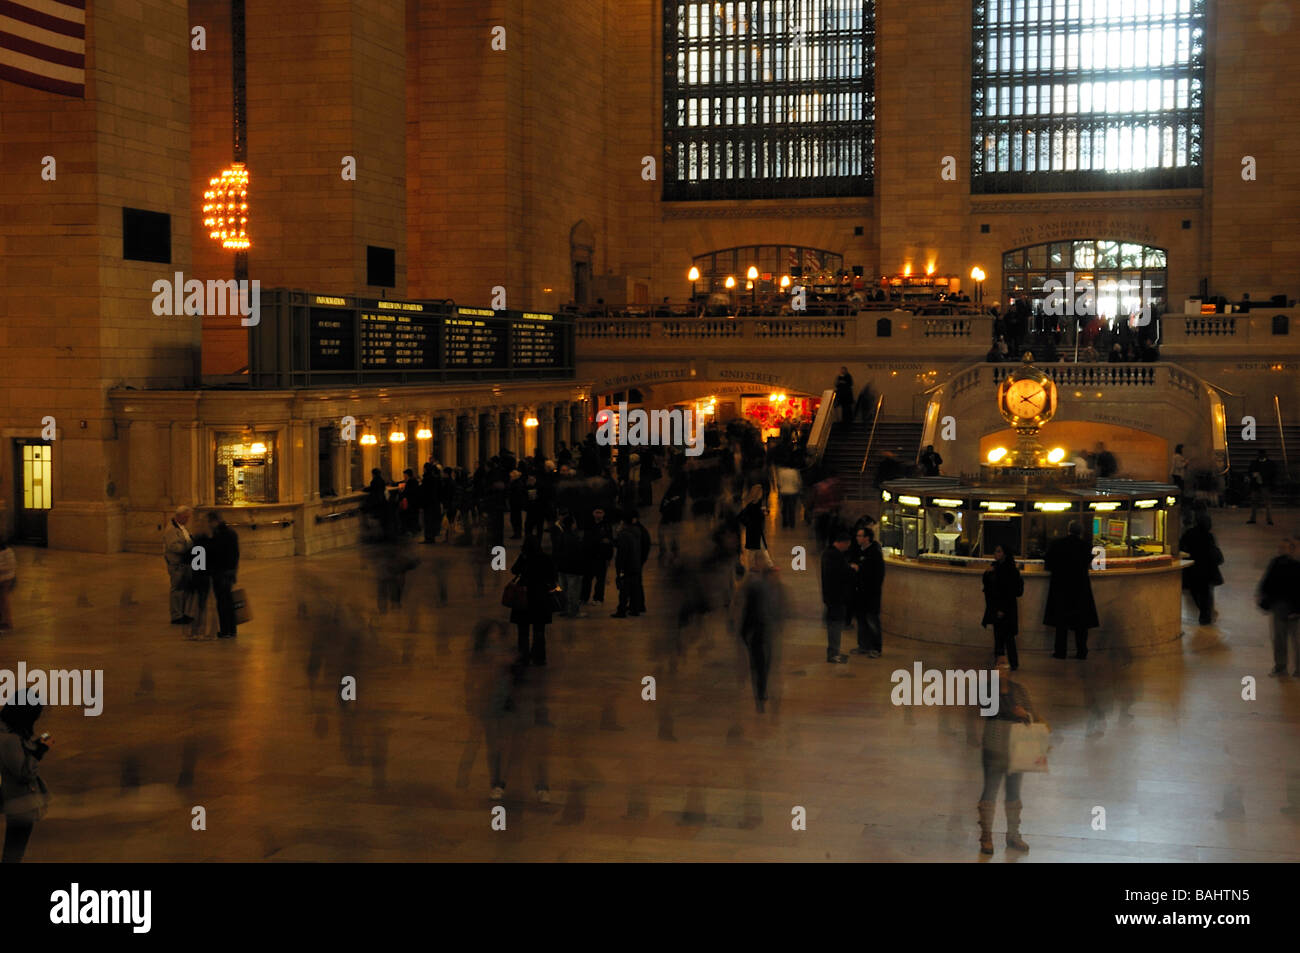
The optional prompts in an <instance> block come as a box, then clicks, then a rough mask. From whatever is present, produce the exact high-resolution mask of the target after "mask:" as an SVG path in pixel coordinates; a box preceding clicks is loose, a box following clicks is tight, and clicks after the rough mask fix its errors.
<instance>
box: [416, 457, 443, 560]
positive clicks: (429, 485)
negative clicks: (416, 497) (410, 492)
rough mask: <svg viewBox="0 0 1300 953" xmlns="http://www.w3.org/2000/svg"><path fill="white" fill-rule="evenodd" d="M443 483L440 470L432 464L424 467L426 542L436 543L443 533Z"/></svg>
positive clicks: (422, 489) (422, 500) (422, 501)
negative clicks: (439, 535) (439, 475)
mask: <svg viewBox="0 0 1300 953" xmlns="http://www.w3.org/2000/svg"><path fill="white" fill-rule="evenodd" d="M441 489H442V481H441V480H440V479H439V478H438V470H437V468H436V467H435V466H434V465H433V464H432V463H426V464H425V465H424V476H423V478H422V479H421V480H420V509H421V510H422V511H423V513H424V541H425V542H426V543H436V542H437V541H438V534H439V533H440V532H442V499H441V497H442V493H441Z"/></svg>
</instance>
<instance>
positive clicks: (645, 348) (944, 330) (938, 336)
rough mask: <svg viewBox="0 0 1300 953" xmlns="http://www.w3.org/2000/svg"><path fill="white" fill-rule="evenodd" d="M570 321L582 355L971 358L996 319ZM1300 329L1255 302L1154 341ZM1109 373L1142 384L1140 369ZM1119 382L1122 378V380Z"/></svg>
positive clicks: (1169, 320) (1246, 348)
mask: <svg viewBox="0 0 1300 953" xmlns="http://www.w3.org/2000/svg"><path fill="white" fill-rule="evenodd" d="M576 327H577V347H578V352H579V356H580V357H582V356H586V357H588V358H605V357H611V358H612V357H623V356H635V355H640V354H645V353H647V352H650V353H653V352H654V351H656V350H657V349H662V352H668V351H674V352H676V353H680V351H681V345H682V344H683V343H689V344H690V345H691V349H692V353H698V354H700V355H702V356H707V355H710V354H715V355H716V354H722V353H725V354H726V355H728V356H737V355H745V354H752V355H753V356H759V355H771V354H773V353H774V352H773V345H777V347H778V349H779V348H780V347H782V346H788V345H789V344H790V343H791V342H797V346H798V348H799V352H800V353H801V354H802V353H807V354H811V355H817V354H820V353H823V352H824V353H828V354H830V353H835V354H839V353H843V354H844V355H845V356H846V357H855V358H861V357H863V356H866V355H879V356H881V357H885V358H889V357H896V358H903V357H912V358H915V357H926V358H933V359H943V358H953V359H965V360H975V359H978V358H980V357H983V356H984V354H985V353H986V352H987V351H988V348H989V344H990V343H991V341H992V337H993V317H992V316H991V315H988V314H978V313H970V312H967V313H958V314H947V315H935V314H918V313H913V312H910V311H860V312H858V313H857V314H853V315H837V316H818V315H808V316H800V315H793V316H791V315H780V316H776V315H773V316H764V315H758V316H748V315H742V316H736V317H707V318H696V317H680V316H674V317H652V316H643V317H608V318H606V317H601V318H578V319H577V320H576ZM1298 328H1300V309H1296V308H1290V309H1288V308H1260V309H1257V310H1255V311H1251V312H1249V313H1245V314H1210V315H1200V314H1186V315H1185V314H1167V315H1164V316H1163V317H1162V318H1161V328H1160V331H1161V337H1160V343H1159V346H1160V352H1161V356H1162V357H1164V356H1168V357H1170V358H1173V359H1177V358H1180V357H1218V356H1222V355H1225V354H1227V355H1236V356H1241V355H1245V354H1251V353H1258V354H1259V355H1260V356H1265V357H1273V358H1281V357H1287V356H1300V330H1296V329H1298ZM714 348H716V350H712V349H714ZM776 353H779V350H778V351H777V352H776ZM1080 366H1081V365H1080ZM1104 366H1112V367H1113V366H1114V365H1104ZM1093 373H1095V372H1093ZM1107 373H1111V374H1118V375H1119V377H1126V378H1131V379H1134V380H1136V381H1137V382H1139V383H1142V382H1143V380H1142V378H1141V374H1140V373H1138V372H1137V371H1136V370H1133V371H1122V372H1107ZM1134 375H1136V376H1134ZM1115 379H1116V381H1117V382H1118V377H1116V378H1115ZM1080 383H1086V382H1083V381H1080ZM1145 383H1146V384H1150V383H1151V381H1150V380H1149V379H1147V380H1145Z"/></svg>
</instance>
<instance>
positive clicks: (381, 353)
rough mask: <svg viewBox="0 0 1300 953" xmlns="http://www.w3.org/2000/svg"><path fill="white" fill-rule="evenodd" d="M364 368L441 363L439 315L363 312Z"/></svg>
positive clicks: (423, 366)
mask: <svg viewBox="0 0 1300 953" xmlns="http://www.w3.org/2000/svg"><path fill="white" fill-rule="evenodd" d="M361 367H362V369H364V370H378V369H392V370H414V371H422V370H434V369H436V368H437V367H438V319H437V318H436V317H434V316H428V317H426V316H425V315H423V314H418V313H406V312H398V313H394V312H380V313H374V312H370V311H362V312H361Z"/></svg>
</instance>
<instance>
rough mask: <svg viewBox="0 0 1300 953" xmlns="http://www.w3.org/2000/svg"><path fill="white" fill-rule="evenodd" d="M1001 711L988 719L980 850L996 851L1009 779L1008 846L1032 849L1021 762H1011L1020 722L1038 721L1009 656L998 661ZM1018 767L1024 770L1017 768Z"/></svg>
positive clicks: (981, 804)
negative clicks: (1000, 805)
mask: <svg viewBox="0 0 1300 953" xmlns="http://www.w3.org/2000/svg"><path fill="white" fill-rule="evenodd" d="M997 671H998V713H997V714H996V715H993V716H990V717H983V718H982V720H983V721H984V791H983V793H982V794H981V795H980V800H979V804H978V805H977V807H978V809H979V822H980V853H981V854H991V853H993V815H994V813H995V812H996V810H997V798H998V788H1000V787H1002V779H1003V778H1005V779H1006V811H1007V849H1008V850H1020V851H1028V850H1029V845H1028V844H1026V843H1025V842H1024V840H1023V839H1021V837H1020V808H1021V801H1020V779H1021V776H1022V775H1021V770H1023V768H1022V767H1021V766H1020V765H1013V764H1012V763H1011V743H1012V737H1011V736H1012V732H1013V730H1014V729H1016V727H1017V726H1020V725H1028V724H1030V723H1031V722H1033V721H1035V720H1036V715H1035V713H1034V706H1033V701H1032V700H1031V699H1030V697H1029V691H1028V690H1027V689H1026V688H1025V687H1024V685H1022V684H1020V682H1016V681H1012V679H1011V663H1010V662H1008V661H1007V658H1006V656H1000V657H999V658H998V660H997ZM1013 768H1018V769H1020V770H1013Z"/></svg>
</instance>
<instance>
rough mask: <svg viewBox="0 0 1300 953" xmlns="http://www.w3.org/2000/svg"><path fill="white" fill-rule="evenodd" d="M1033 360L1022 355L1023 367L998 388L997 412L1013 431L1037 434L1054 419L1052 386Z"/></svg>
mask: <svg viewBox="0 0 1300 953" xmlns="http://www.w3.org/2000/svg"><path fill="white" fill-rule="evenodd" d="M1033 359H1034V356H1033V355H1032V354H1029V353H1026V354H1025V357H1024V364H1023V365H1022V366H1021V367H1019V368H1017V369H1016V370H1014V371H1012V372H1011V373H1010V374H1008V375H1007V376H1006V379H1005V380H1003V381H1002V383H1001V384H999V385H998V395H997V396H998V410H999V411H1000V412H1001V413H1002V416H1003V417H1005V418H1006V420H1007V422H1008V423H1009V424H1011V426H1013V427H1015V428H1016V429H1017V430H1027V429H1033V430H1037V429H1038V428H1039V427H1041V426H1043V424H1045V423H1047V422H1048V421H1049V420H1051V419H1052V417H1054V416H1055V415H1056V408H1057V394H1056V382H1055V381H1053V380H1052V378H1051V377H1049V376H1048V375H1047V374H1044V373H1043V372H1042V371H1040V370H1039V369H1038V368H1036V367H1034V366H1033V363H1032V362H1033Z"/></svg>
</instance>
